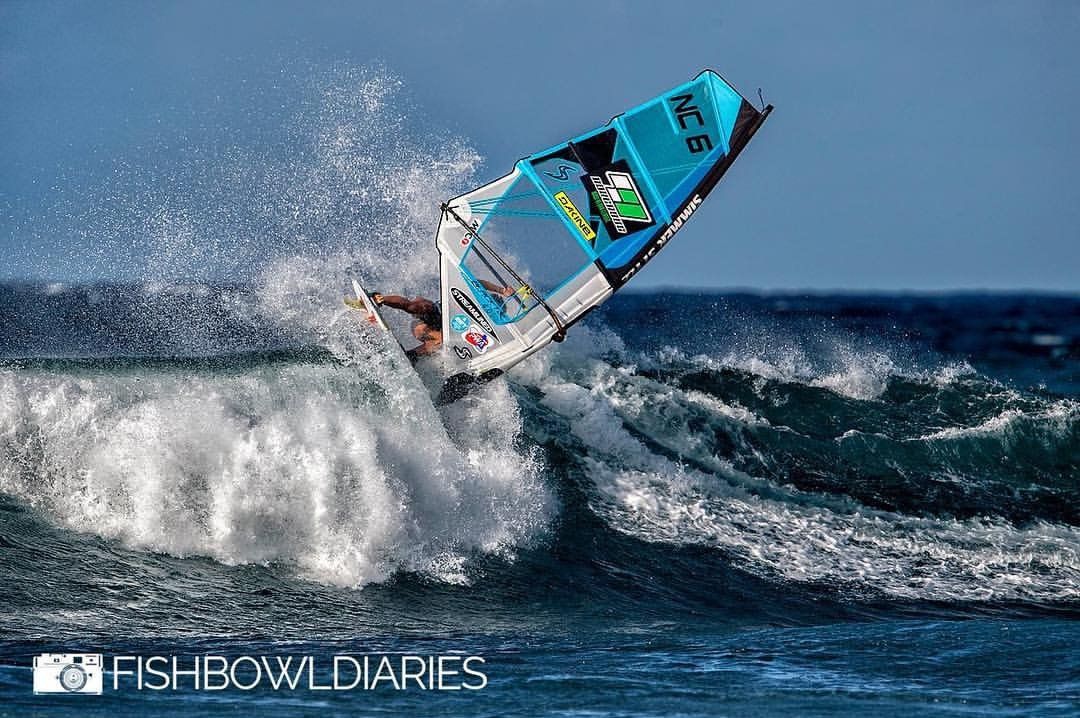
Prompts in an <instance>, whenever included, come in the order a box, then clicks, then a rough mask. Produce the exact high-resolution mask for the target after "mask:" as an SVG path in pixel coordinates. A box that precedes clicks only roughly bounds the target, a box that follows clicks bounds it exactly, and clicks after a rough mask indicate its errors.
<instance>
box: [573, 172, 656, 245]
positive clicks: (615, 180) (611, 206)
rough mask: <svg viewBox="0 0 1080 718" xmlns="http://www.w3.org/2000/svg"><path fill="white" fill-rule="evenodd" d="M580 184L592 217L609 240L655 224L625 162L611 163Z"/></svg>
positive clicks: (587, 176)
mask: <svg viewBox="0 0 1080 718" xmlns="http://www.w3.org/2000/svg"><path fill="white" fill-rule="evenodd" d="M583 181H584V182H585V189H586V190H587V191H588V193H589V200H590V203H591V205H592V210H593V213H594V214H596V215H599V217H600V219H601V220H602V221H603V223H604V227H605V228H606V229H607V231H608V235H609V236H610V237H611V238H612V239H619V238H620V237H625V236H626V235H628V234H631V233H632V232H636V231H638V230H639V229H645V228H646V227H651V226H652V225H653V224H654V221H653V217H652V214H651V213H650V212H649V207H648V205H647V204H646V203H645V197H644V195H643V194H642V193H641V190H640V189H638V185H637V182H636V181H635V180H634V175H633V174H632V173H631V172H630V165H629V164H627V162H626V160H618V161H617V162H613V163H612V164H610V165H608V166H607V167H604V168H603V169H601V170H600V171H599V172H590V173H589V174H588V175H586V176H585V177H584V178H583Z"/></svg>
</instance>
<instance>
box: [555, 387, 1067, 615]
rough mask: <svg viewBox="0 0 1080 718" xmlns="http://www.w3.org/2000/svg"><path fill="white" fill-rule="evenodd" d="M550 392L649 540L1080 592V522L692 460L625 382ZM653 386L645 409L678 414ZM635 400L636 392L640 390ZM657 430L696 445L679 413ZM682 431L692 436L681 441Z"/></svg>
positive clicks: (882, 580) (913, 576) (778, 563)
mask: <svg viewBox="0 0 1080 718" xmlns="http://www.w3.org/2000/svg"><path fill="white" fill-rule="evenodd" d="M539 388H540V389H541V390H542V391H543V392H544V404H545V405H546V406H548V407H549V408H550V409H552V410H554V411H556V412H558V413H559V414H560V415H562V416H563V417H565V418H566V419H567V421H568V422H569V425H570V427H571V430H572V432H573V433H574V435H576V436H578V437H580V438H581V440H582V441H583V442H584V443H585V444H586V445H587V446H588V447H589V454H588V456H587V457H585V458H584V459H583V465H584V466H585V468H586V471H587V474H588V476H589V478H590V480H591V482H592V483H593V485H594V486H595V489H596V491H597V498H596V500H595V501H594V503H593V506H594V508H595V510H597V511H598V512H599V513H600V514H601V515H602V516H603V517H604V518H605V520H606V521H608V522H609V524H610V525H611V526H612V527H613V528H615V529H616V530H619V531H623V532H626V533H628V534H631V535H633V536H635V537H638V538H640V539H643V540H646V541H654V542H663V543H673V544H680V545H682V544H698V545H707V546H713V547H715V548H717V549H718V550H722V551H724V552H725V554H726V555H728V556H730V557H731V558H733V560H735V561H737V562H738V563H739V564H741V565H742V566H743V567H745V568H746V569H747V570H749V571H752V572H754V573H759V574H761V575H765V576H773V577H779V578H783V579H786V580H792V581H801V582H815V583H826V584H831V585H834V586H838V587H841V588H843V589H844V590H850V591H856V592H861V593H863V594H865V595H868V596H870V595H878V594H884V595H888V596H893V597H899V598H917V599H930V600H961V601H975V600H1054V601H1067V600H1075V599H1076V598H1078V597H1080V529H1077V528H1076V527H1072V526H1065V525H1057V524H1050V523H1046V522H1039V523H1035V524H1033V525H1030V526H1026V527H1024V528H1018V527H1016V526H1013V525H1012V524H1010V523H1009V522H1007V521H1004V520H1001V519H988V518H987V519H970V520H965V521H959V520H952V519H945V518H942V519H937V518H920V517H914V516H907V515H903V514H897V513H891V512H884V511H875V510H872V509H869V508H867V507H864V506H861V505H859V504H858V503H857V502H854V501H852V500H841V499H835V498H832V497H825V496H814V495H808V494H798V493H797V492H795V491H794V490H785V489H783V488H782V487H777V486H775V485H771V484H770V483H769V482H768V481H766V480H764V479H755V478H754V477H747V476H745V475H744V474H740V472H737V471H734V470H733V469H731V467H730V465H728V464H725V462H723V461H720V460H717V461H714V462H712V464H711V465H710V464H709V462H708V461H704V460H702V459H703V457H702V456H701V454H700V452H699V453H697V454H695V456H696V457H697V463H698V465H699V466H704V465H710V471H708V472H706V471H704V470H700V469H694V468H690V467H688V466H686V465H683V464H678V463H675V462H673V461H671V460H669V459H667V458H665V457H664V456H660V455H658V454H655V453H653V452H652V451H650V450H649V448H648V447H647V446H646V445H645V444H643V443H642V442H641V441H639V440H638V439H636V438H635V437H634V436H633V435H632V434H631V432H630V431H629V430H628V429H627V427H626V425H625V423H624V419H623V416H622V415H623V413H624V412H625V411H626V410H627V407H628V403H627V400H626V392H627V391H633V390H634V389H633V385H631V387H630V388H628V387H627V386H622V387H620V389H619V390H618V391H614V392H613V391H611V385H610V384H609V385H607V386H605V385H603V383H600V384H596V385H594V386H593V388H592V389H588V388H586V387H584V386H580V385H578V384H575V383H574V382H571V381H567V380H565V379H561V378H559V377H558V376H557V375H555V374H553V375H551V376H549V377H548V379H547V380H546V382H545V383H543V384H542V385H541V386H540V387H539ZM674 398H677V397H673V396H672V397H662V396H658V395H652V396H650V397H649V400H648V402H646V403H645V404H643V405H642V407H641V408H639V409H633V410H632V411H630V414H631V418H632V419H637V418H639V417H640V413H639V412H640V411H651V412H653V413H654V414H657V415H659V416H661V417H664V416H666V415H668V414H670V411H671V409H670V407H669V406H667V405H666V404H665V402H668V401H671V400H673V399H674ZM631 403H632V402H631ZM650 426H651V427H652V431H651V432H647V433H648V435H649V436H650V440H655V441H657V442H659V443H662V444H669V445H672V444H674V445H676V446H678V447H680V448H681V449H682V450H685V451H687V452H692V451H695V447H694V446H693V445H692V444H693V442H692V441H691V440H689V439H686V438H685V437H680V435H681V434H683V433H685V432H683V431H682V430H680V428H679V427H680V426H682V425H681V424H680V423H679V422H678V421H675V422H672V425H671V426H669V427H668V428H667V430H666V433H665V431H664V430H663V429H662V426H661V425H659V424H656V423H653V424H651V425H650ZM680 442H681V443H680Z"/></svg>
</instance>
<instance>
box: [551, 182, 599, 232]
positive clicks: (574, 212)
mask: <svg viewBox="0 0 1080 718" xmlns="http://www.w3.org/2000/svg"><path fill="white" fill-rule="evenodd" d="M555 201H556V202H558V203H559V207H560V208H561V209H562V211H563V212H565V213H566V216H567V217H569V218H570V221H571V222H572V223H573V224H574V227H576V228H577V231H578V232H581V236H582V237H584V238H585V239H587V240H589V241H590V242H591V241H593V240H594V239H596V232H594V231H593V228H592V226H591V225H590V224H589V221H588V220H587V219H585V217H584V216H583V215H582V214H581V211H580V210H578V208H577V206H576V205H575V204H574V201H573V200H572V199H570V196H569V195H567V194H566V192H556V193H555Z"/></svg>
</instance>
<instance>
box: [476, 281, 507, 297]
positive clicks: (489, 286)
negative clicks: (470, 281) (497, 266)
mask: <svg viewBox="0 0 1080 718" xmlns="http://www.w3.org/2000/svg"><path fill="white" fill-rule="evenodd" d="M479 281H480V284H482V285H483V287H484V289H486V290H488V291H489V292H495V293H496V294H498V295H499V296H500V297H509V296H510V295H511V294H513V293H514V290H513V289H512V288H510V287H507V286H506V285H503V284H496V283H495V282H489V281H488V280H486V279H481V280H479Z"/></svg>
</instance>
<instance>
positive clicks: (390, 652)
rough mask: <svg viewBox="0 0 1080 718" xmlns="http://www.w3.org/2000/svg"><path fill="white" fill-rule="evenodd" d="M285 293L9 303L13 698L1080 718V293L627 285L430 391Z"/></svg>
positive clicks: (2, 433) (8, 615)
mask: <svg viewBox="0 0 1080 718" xmlns="http://www.w3.org/2000/svg"><path fill="white" fill-rule="evenodd" d="M286 269H287V268H286ZM269 276H272V277H274V280H273V281H268V282H263V283H253V284H205V283H189V284H184V283H179V282H172V283H169V282H165V281H159V282H144V283H129V284H82V285H79V284H76V285H71V284H60V283H56V284H7V285H3V286H0V715H3V716H30V715H40V716H59V715H64V716H67V715H70V716H110V717H114V716H128V715H132V716H135V715H138V716H144V715H145V716H172V715H176V716H181V715H183V716H203V715H207V716H208V715H258V716H298V715H310V716H333V715H438V716H540V715H552V716H612V717H614V716H657V717H660V716H662V717H665V718H666V717H668V716H785V718H788V717H790V716H825V715H830V716H831V715H874V716H878V717H884V716H912V715H932V716H973V715H991V716H1010V717H1012V716H1075V715H1080V622H1078V620H1077V619H1078V618H1080V298H1077V297H1075V296H1066V295H1024V294H975V293H968V294H956V295H932V296H929V295H896V296H892V295H877V294H875V295H803V294H754V293H726V294H717V293H693V292H682V293H666V292H658V293H648V294H645V293H641V294H633V293H630V294H620V295H617V296H615V297H614V298H612V300H611V301H610V302H609V303H608V304H606V305H605V306H604V307H602V308H601V310H599V311H597V312H595V313H594V314H593V315H590V317H589V319H588V320H587V321H586V322H584V323H583V324H582V325H580V326H579V327H576V328H575V330H574V331H572V332H571V336H570V337H569V338H568V340H567V341H566V342H565V343H564V344H562V345H559V346H552V347H551V348H550V349H549V350H546V351H545V352H543V353H541V354H539V355H537V356H535V357H533V358H532V359H530V360H529V361H527V362H526V363H524V364H522V365H521V366H519V367H518V368H517V369H515V370H514V371H512V372H511V373H510V375H509V376H508V377H507V378H504V379H500V380H497V381H495V382H494V383H492V384H491V385H489V386H487V387H486V388H485V389H484V390H483V391H480V392H478V393H477V394H475V395H473V396H470V397H468V398H466V399H464V400H462V401H460V402H458V403H456V404H452V405H450V406H446V407H441V408H438V409H436V408H435V407H434V406H433V405H432V403H431V400H430V387H429V386H428V385H427V384H425V381H427V379H426V378H425V376H424V373H425V372H424V371H422V372H421V375H420V376H418V375H417V374H416V373H414V372H413V371H412V369H411V368H409V367H408V365H407V364H406V363H405V362H404V361H403V360H402V358H401V356H400V353H399V352H398V351H397V350H396V348H395V347H393V346H391V345H388V344H387V343H386V340H385V337H381V336H379V335H375V334H373V333H371V332H370V331H369V330H368V329H367V328H365V327H364V326H361V325H360V324H358V323H356V322H355V320H354V318H353V317H350V316H349V315H348V313H347V310H345V309H344V307H342V306H341V304H340V293H339V291H338V287H337V285H334V286H333V287H332V288H328V286H329V284H328V283H324V282H321V281H319V280H320V279H322V277H320V276H318V274H317V273H314V275H313V273H312V272H307V273H306V274H305V273H304V272H301V271H297V272H294V273H290V272H288V271H285V270H282V269H281V268H279V270H278V271H275V272H273V273H272V274H270V275H269ZM304 277H308V279H304ZM43 653H54V654H55V653H67V654H74V653H88V654H98V653H100V654H103V656H104V657H105V662H106V669H109V668H110V666H111V664H110V661H111V659H112V658H113V657H115V656H145V657H149V656H162V657H177V658H178V659H179V660H180V661H181V664H182V665H184V666H185V667H189V668H190V665H191V661H193V660H194V659H195V658H197V657H205V656H220V657H223V658H225V659H227V660H230V661H235V660H237V659H238V658H239V657H241V656H254V657H268V658H269V659H270V660H274V659H275V658H284V657H288V656H292V657H295V660H297V661H299V660H301V658H302V657H307V658H308V659H310V661H311V664H310V665H312V666H317V668H316V669H315V670H314V671H313V673H315V674H317V677H318V678H319V680H320V681H322V680H324V679H326V680H329V671H330V667H331V665H332V662H333V658H334V657H335V656H351V657H363V656H369V657H371V656H374V657H376V659H378V658H381V657H389V659H390V662H391V664H393V663H394V662H395V661H398V660H399V659H400V658H401V657H402V656H405V655H415V656H419V657H440V656H442V657H445V656H451V657H457V659H462V658H463V657H471V656H476V657H479V658H482V660H483V663H474V664H473V666H474V667H476V666H479V667H481V668H482V673H483V675H484V678H485V680H484V685H483V687H481V688H479V689H476V688H465V689H462V690H457V691H455V690H434V689H429V688H428V687H426V686H424V685H421V684H422V683H423V681H413V682H412V683H407V684H406V685H405V686H404V687H397V686H395V685H394V683H393V682H392V681H384V682H382V683H381V684H379V685H377V686H375V687H374V688H373V689H370V690H363V689H362V688H357V689H353V690H339V691H321V690H311V689H310V687H309V686H306V685H300V686H299V687H298V688H296V689H282V690H274V689H273V688H272V687H271V686H269V685H268V684H267V683H266V682H265V681H264V682H262V683H260V684H259V685H257V686H256V687H255V688H253V689H252V690H242V689H240V688H239V687H236V686H230V687H229V688H226V689H224V690H217V691H213V690H195V689H194V688H193V687H192V685H191V682H190V679H189V678H183V677H181V679H180V680H179V681H178V682H179V687H178V688H173V687H169V688H167V689H165V690H153V689H149V688H145V687H144V689H143V690H138V689H137V688H136V684H135V683H134V679H133V678H132V677H131V676H124V678H123V681H121V682H120V683H119V688H118V689H117V690H113V689H112V681H113V679H114V677H115V676H113V675H112V674H111V673H109V671H108V670H106V673H105V676H104V678H105V680H104V686H105V688H104V690H103V693H102V695H37V696H35V695H34V694H33V691H32V685H33V680H32V670H31V665H32V658H33V657H34V656H36V655H39V654H43ZM455 660H456V659H455ZM185 661H186V662H187V663H184V662H185ZM244 670H248V673H249V674H250V673H251V671H250V664H247V666H246V669H242V670H241V674H243V673H244ZM249 677H250V676H249ZM241 678H242V679H243V678H244V676H243V675H241ZM460 679H461V675H457V676H453V675H451V676H450V681H449V682H450V683H453V682H454V681H455V680H457V681H458V682H459V683H460Z"/></svg>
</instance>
